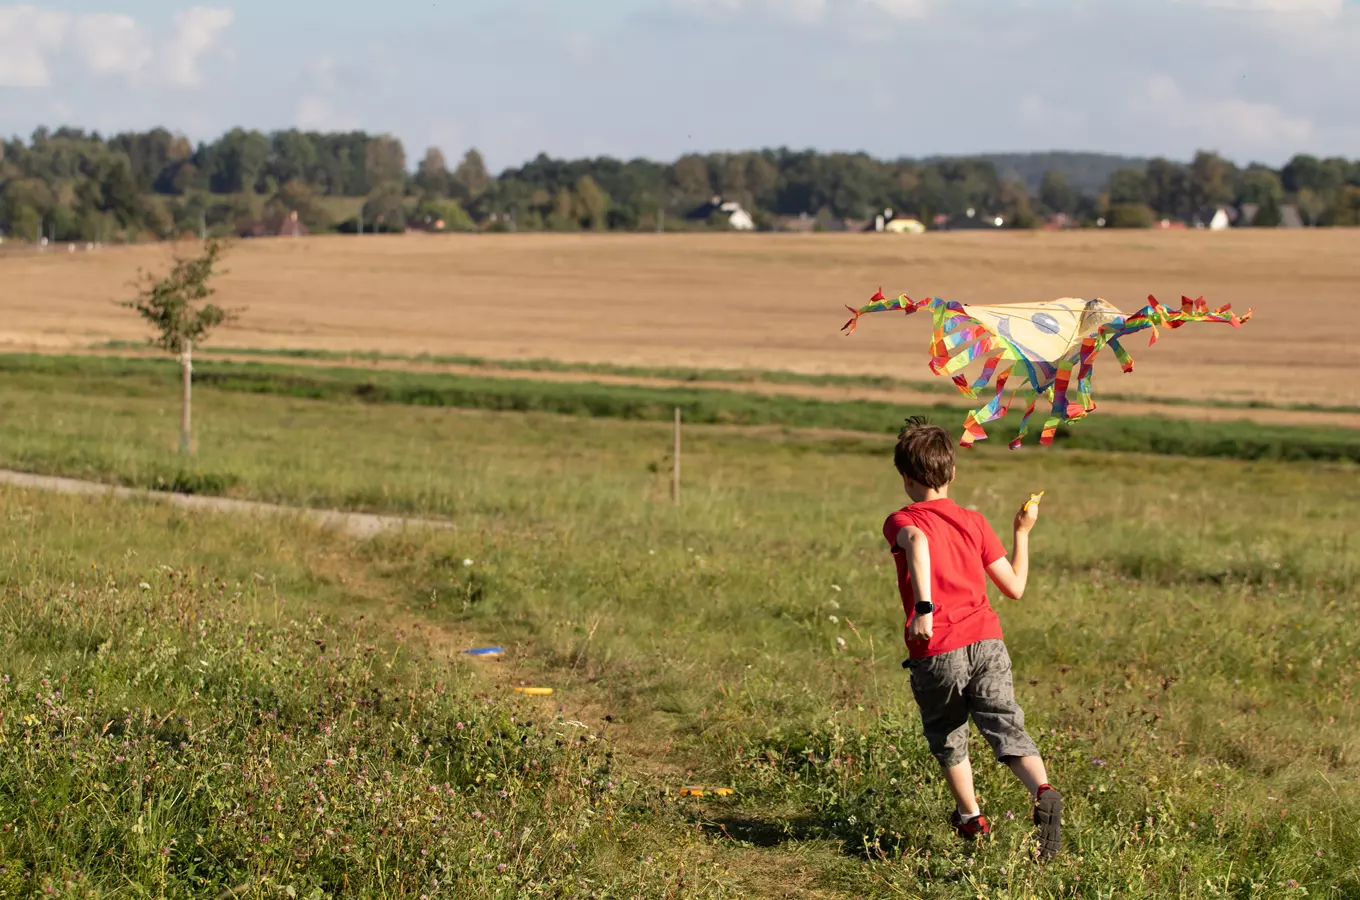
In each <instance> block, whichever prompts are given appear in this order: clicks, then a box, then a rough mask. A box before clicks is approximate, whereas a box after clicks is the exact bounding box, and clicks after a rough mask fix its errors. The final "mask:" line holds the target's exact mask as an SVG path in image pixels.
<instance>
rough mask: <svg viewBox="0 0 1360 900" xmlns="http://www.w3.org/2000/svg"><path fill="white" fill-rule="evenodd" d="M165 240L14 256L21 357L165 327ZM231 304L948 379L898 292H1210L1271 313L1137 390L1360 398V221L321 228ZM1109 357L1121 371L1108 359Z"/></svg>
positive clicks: (1205, 332) (449, 336)
mask: <svg viewBox="0 0 1360 900" xmlns="http://www.w3.org/2000/svg"><path fill="white" fill-rule="evenodd" d="M168 260H169V250H168V248H165V247H139V248H130V249H121V248H108V249H105V250H102V251H97V252H94V253H85V252H83V251H82V252H79V253H75V254H66V253H61V252H57V253H48V254H39V255H26V256H18V257H11V258H7V259H0V285H3V286H2V287H0V292H2V293H0V302H2V303H3V309H4V319H3V321H0V346H3V345H9V347H10V348H12V349H19V348H33V347H38V348H49V349H57V348H66V349H75V348H80V347H84V346H88V345H89V344H91V343H96V342H101V341H107V340H111V339H114V340H117V339H122V340H131V339H140V338H143V337H144V332H143V330H142V328H141V323H140V322H139V321H137V320H136V318H135V317H131V316H129V314H128V313H127V311H126V310H122V309H119V308H117V307H116V306H114V305H113V303H112V302H111V301H112V300H114V299H116V298H119V297H123V296H126V295H127V290H126V288H125V287H124V285H125V284H126V283H127V282H128V280H129V279H131V278H132V277H133V275H134V274H135V272H136V269H137V267H138V266H147V267H151V268H164V267H166V266H167V264H168ZM227 268H228V269H229V270H230V271H229V273H228V274H227V275H226V276H225V277H223V278H222V279H221V282H220V300H221V302H223V303H224V304H226V305H230V306H244V307H247V308H248V310H249V312H248V314H247V315H246V316H245V317H244V318H243V319H242V320H241V322H240V323H239V324H237V325H235V326H232V327H230V328H226V329H223V330H222V331H221V332H220V334H219V335H218V336H217V337H216V338H215V339H214V342H215V343H216V344H218V345H220V346H233V347H244V348H274V349H279V348H291V349H297V348H309V349H321V350H344V351H348V350H369V351H383V352H387V353H395V354H405V355H416V354H422V353H424V354H466V355H473V356H478V357H485V358H491V359H527V358H540V359H553V360H558V361H562V362H574V363H613V364H619V365H631V366H644V367H677V366H691V367H712V368H729V369H762V370H789V371H796V372H803V373H814V374H824V373H838V374H847V373H855V374H875V375H889V376H895V377H901V378H910V379H920V380H927V379H929V378H930V377H931V376H930V374H929V372H928V370H927V369H926V349H927V345H928V340H929V322H928V321H927V320H926V318H925V317H920V319H919V320H917V321H910V320H908V321H903V320H901V319H899V318H897V317H893V316H886V315H884V316H877V317H873V318H870V319H867V320H865V321H864V322H863V323H862V324H861V327H860V329H859V331H858V332H857V333H856V334H855V335H853V336H851V337H846V336H844V335H842V334H841V333H840V331H839V329H840V326H841V325H842V324H843V322H844V321H845V318H846V317H847V316H846V314H845V311H844V306H845V305H846V304H856V305H857V304H860V303H862V302H864V301H865V300H866V299H867V298H868V297H869V296H870V295H871V294H872V293H873V292H874V291H875V290H876V289H878V288H879V287H880V286H881V287H882V288H883V289H884V291H885V292H887V293H889V294H890V295H891V294H895V293H897V292H903V291H905V292H906V293H907V294H908V295H909V296H913V297H917V296H922V295H927V294H931V295H935V296H940V297H945V298H948V299H957V300H959V301H962V302H965V303H968V302H979V303H1008V302H1020V301H1035V300H1050V299H1054V298H1057V297H1062V296H1076V297H1103V298H1105V299H1106V300H1109V301H1110V302H1112V303H1114V304H1115V305H1116V306H1119V307H1120V308H1121V309H1124V310H1125V311H1130V312H1131V311H1132V310H1134V309H1136V308H1137V307H1138V306H1140V305H1142V304H1143V303H1144V302H1145V301H1146V298H1147V296H1148V295H1149V294H1152V295H1155V296H1157V297H1158V298H1159V299H1161V300H1163V301H1164V302H1171V303H1178V302H1179V298H1180V296H1181V295H1182V294H1189V295H1190V296H1192V297H1194V296H1200V295H1203V296H1204V297H1205V298H1206V300H1207V301H1208V302H1209V303H1210V304H1211V305H1214V306H1218V305H1222V304H1225V303H1231V304H1232V306H1233V308H1234V309H1236V310H1240V311H1245V310H1246V309H1248V308H1251V307H1255V308H1256V314H1255V319H1254V320H1253V321H1252V323H1251V324H1249V325H1248V326H1247V327H1244V328H1243V329H1241V330H1239V331H1236V332H1232V331H1230V330H1229V329H1227V328H1226V327H1220V326H1197V327H1192V328H1186V329H1184V330H1181V331H1178V332H1177V333H1175V334H1174V335H1168V336H1167V339H1166V342H1165V343H1164V344H1160V345H1159V346H1157V347H1154V348H1150V349H1149V348H1147V347H1146V345H1145V343H1144V342H1141V341H1135V342H1134V343H1133V346H1131V347H1130V349H1131V351H1132V352H1133V354H1134V358H1135V360H1136V362H1137V370H1136V371H1135V372H1134V374H1133V375H1131V376H1127V377H1125V376H1121V375H1120V374H1119V373H1118V371H1117V367H1112V370H1111V371H1110V372H1108V373H1098V374H1097V379H1098V381H1099V380H1100V379H1101V378H1102V375H1103V378H1104V381H1103V382H1102V383H1103V385H1104V387H1103V390H1105V391H1107V392H1108V391H1111V390H1117V391H1118V392H1119V393H1121V394H1127V395H1135V396H1136V395H1147V396H1151V395H1171V396H1175V397H1180V398H1190V399H1229V400H1259V401H1264V402H1268V403H1301V402H1312V403H1318V404H1323V405H1332V406H1356V405H1360V358H1357V357H1356V355H1355V354H1354V353H1353V352H1352V349H1353V347H1354V346H1355V344H1356V342H1357V341H1360V300H1357V297H1356V294H1355V284H1356V283H1357V282H1358V281H1360V231H1356V230H1347V229H1336V230H1310V231H1307V232H1282V231H1262V232H1244V231H1235V232H1228V233H1209V232H1179V233H1176V232H1166V233H1157V232H1132V233H1130V232H1122V233H1115V232H1103V233H1089V232H1081V233H1064V234H1052V233H1037V234H1010V233H1007V234H994V233H980V234H979V233H958V234H947V235H927V236H921V237H903V236H893V235H811V236H795V235H737V236H732V235H712V236H679V235H676V236H669V235H666V236H656V235H633V236H613V235H610V236H595V235H582V236H558V235H503V236H476V237H464V236H453V235H448V236H420V237H415V236H412V237H381V236H373V237H365V238H356V237H322V238H304V239H298V240H290V239H276V240H262V241H253V242H251V241H247V242H242V243H240V244H239V245H238V246H237V247H236V249H235V250H234V252H233V253H232V254H231V256H230V257H229V261H228V263H227ZM1107 365H1109V364H1108V363H1107Z"/></svg>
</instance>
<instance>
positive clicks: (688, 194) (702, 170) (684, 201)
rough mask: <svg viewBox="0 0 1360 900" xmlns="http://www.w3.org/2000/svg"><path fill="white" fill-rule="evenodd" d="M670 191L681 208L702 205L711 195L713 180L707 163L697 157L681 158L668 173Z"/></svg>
mask: <svg viewBox="0 0 1360 900" xmlns="http://www.w3.org/2000/svg"><path fill="white" fill-rule="evenodd" d="M670 183H671V191H672V194H673V195H674V197H675V201H676V202H677V203H679V204H680V205H682V206H691V205H694V204H697V203H703V202H704V201H705V200H707V199H708V198H709V197H711V196H712V195H713V179H712V178H711V176H710V174H709V171H708V163H706V162H704V160H703V158H702V157H699V156H682V157H680V158H679V159H678V160H676V161H675V165H674V166H672V167H671V172H670Z"/></svg>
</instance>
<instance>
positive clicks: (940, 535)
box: [883, 497, 1006, 659]
mask: <svg viewBox="0 0 1360 900" xmlns="http://www.w3.org/2000/svg"><path fill="white" fill-rule="evenodd" d="M908 525H915V526H916V527H917V528H919V529H921V531H923V532H924V533H925V536H926V539H927V540H928V541H929V542H930V599H931V601H932V602H933V603H934V604H935V616H934V622H933V623H932V625H933V627H932V629H931V631H932V633H931V636H930V643H929V644H928V645H922V644H921V643H920V642H919V641H917V642H914V643H910V644H908V645H907V648H908V650H909V651H910V655H911V658H912V659H920V658H922V657H926V656H937V655H939V654H941V653H947V652H949V651H950V650H957V649H958V648H960V647H966V646H968V645H969V644H975V643H977V642H978V641H985V640H989V639H992V638H996V639H997V640H1000V639H1001V620H1000V619H998V618H997V616H996V612H995V610H993V609H992V606H991V604H990V603H988V602H987V572H986V568H987V566H989V565H991V564H992V563H994V562H996V561H997V560H998V559H1001V558H1002V557H1003V556H1005V555H1006V551H1005V549H1004V548H1003V547H1002V546H1001V541H1000V540H999V539H998V538H997V536H996V532H995V531H993V530H992V526H991V525H989V524H988V523H987V519H986V518H984V517H983V516H982V515H981V514H980V513H975V512H972V511H971V510H967V509H962V508H960V507H959V505H958V504H957V503H955V502H954V501H953V500H950V499H948V498H947V497H946V498H943V499H940V500H925V501H922V502H920V503H913V504H911V505H910V506H905V507H903V508H902V509H900V510H898V511H897V512H895V513H893V514H892V515H890V516H888V519H887V521H885V522H884V523H883V536H884V537H885V538H887V539H888V543H889V545H891V546H892V555H893V562H895V563H896V564H897V590H898V592H899V593H901V595H902V608H903V610H904V611H905V612H906V614H907V622H906V625H905V626H904V628H903V639H904V640H905V639H906V629H907V628H910V627H911V618H912V616H913V615H915V613H916V599H915V598H914V597H913V596H912V590H911V578H910V577H909V575H908V572H907V551H905V550H903V549H902V548H901V547H899V546H898V545H897V533H898V532H899V531H901V530H902V529H903V528H905V527H907V526H908Z"/></svg>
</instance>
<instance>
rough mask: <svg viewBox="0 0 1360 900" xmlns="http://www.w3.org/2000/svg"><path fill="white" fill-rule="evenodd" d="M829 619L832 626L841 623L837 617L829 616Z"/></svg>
mask: <svg viewBox="0 0 1360 900" xmlns="http://www.w3.org/2000/svg"><path fill="white" fill-rule="evenodd" d="M827 618H828V619H830V620H831V624H833V625H834V624H836V623H838V622H840V619H838V618H836V617H835V616H827Z"/></svg>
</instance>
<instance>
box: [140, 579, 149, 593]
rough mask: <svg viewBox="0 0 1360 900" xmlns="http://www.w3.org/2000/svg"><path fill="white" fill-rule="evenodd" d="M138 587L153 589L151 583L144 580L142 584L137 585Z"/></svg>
mask: <svg viewBox="0 0 1360 900" xmlns="http://www.w3.org/2000/svg"><path fill="white" fill-rule="evenodd" d="M137 587H139V588H141V589H142V590H144V591H149V590H151V585H149V584H147V583H146V582H145V581H143V582H142V583H141V584H139V585H137Z"/></svg>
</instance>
